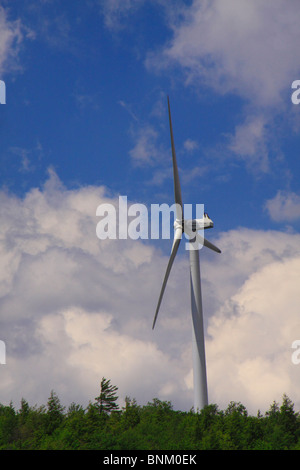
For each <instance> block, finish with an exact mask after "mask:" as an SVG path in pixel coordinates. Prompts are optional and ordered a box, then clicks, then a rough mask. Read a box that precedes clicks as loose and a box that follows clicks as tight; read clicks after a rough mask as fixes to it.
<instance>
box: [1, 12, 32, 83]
mask: <svg viewBox="0 0 300 470" xmlns="http://www.w3.org/2000/svg"><path fill="white" fill-rule="evenodd" d="M24 34H26V36H27V37H32V33H30V32H29V30H27V32H26V30H25V29H24V27H23V25H22V23H21V21H20V20H15V21H11V20H9V19H8V14H7V11H6V10H5V9H4V8H3V7H2V6H0V74H1V75H2V77H1V78H3V74H4V73H6V72H8V71H11V70H14V69H16V68H19V64H18V54H19V50H20V45H21V43H22V40H23V37H24Z"/></svg>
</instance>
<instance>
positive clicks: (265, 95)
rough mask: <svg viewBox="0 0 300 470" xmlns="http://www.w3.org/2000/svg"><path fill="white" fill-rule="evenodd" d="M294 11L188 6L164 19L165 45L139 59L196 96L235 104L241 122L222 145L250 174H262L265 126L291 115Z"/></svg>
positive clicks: (280, 1)
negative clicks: (231, 98)
mask: <svg viewBox="0 0 300 470" xmlns="http://www.w3.org/2000/svg"><path fill="white" fill-rule="evenodd" d="M299 9H300V5H299V3H298V2H297V1H296V0H293V1H291V2H289V3H288V4H287V3H286V2H285V1H284V0H275V1H274V2H272V4H271V3H270V4H268V3H266V2H262V1H260V0H253V1H252V2H247V0H229V1H226V2H224V1H222V0H211V1H208V0H193V1H192V2H191V3H190V4H189V5H188V6H187V5H184V6H182V7H181V8H178V9H175V11H177V14H176V15H175V14H174V12H173V11H172V15H170V20H169V26H170V28H171V30H172V37H171V39H170V40H169V41H168V42H167V43H166V44H164V45H163V46H162V47H161V48H160V49H159V50H156V51H151V52H150V53H149V54H148V57H147V59H146V66H147V67H148V69H149V70H159V71H166V70H167V71H168V73H170V70H172V73H173V75H172V76H176V74H175V73H174V69H175V71H176V72H178V71H179V72H180V78H182V77H183V79H184V81H185V84H186V86H192V87H193V88H194V90H196V91H197V93H198V94H199V95H200V96H201V94H202V93H205V89H206V88H209V89H211V90H213V91H214V92H215V93H217V94H219V95H221V96H222V95H225V94H229V95H230V94H232V95H236V96H238V97H239V98H241V103H242V105H243V106H244V109H243V114H241V115H239V124H238V125H237V126H236V128H235V131H234V132H233V134H232V135H229V136H227V137H228V141H227V142H225V145H226V146H227V150H229V151H230V152H231V154H230V156H233V157H234V158H239V159H241V160H243V161H245V163H246V164H247V166H248V168H249V169H251V170H252V169H255V170H257V169H258V170H260V171H262V172H266V171H268V170H269V169H270V167H271V165H270V158H271V156H270V155H271V154H270V153H269V150H270V143H272V141H274V139H275V138H276V137H278V135H277V130H276V132H275V131H274V130H273V129H274V127H273V126H274V122H273V118H274V116H275V115H277V114H278V113H279V112H286V111H287V110H288V111H289V112H290V113H291V110H290V108H288V107H289V106H290V105H291V103H290V94H291V83H292V82H293V80H295V79H297V78H298V74H299V71H300V70H299V60H298V58H299V50H298V43H299V39H300V32H299V28H298V22H297V14H298V13H299ZM177 76H178V75H177ZM289 116H291V114H290V115H289ZM270 128H271V129H270ZM223 152H224V148H223Z"/></svg>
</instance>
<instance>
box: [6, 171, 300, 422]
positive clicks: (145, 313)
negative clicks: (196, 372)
mask: <svg viewBox="0 0 300 470" xmlns="http://www.w3.org/2000/svg"><path fill="white" fill-rule="evenodd" d="M0 199H1V201H0V202H1V204H0V227H1V229H0V230H1V236H0V253H1V259H2V263H1V268H0V312H1V320H0V321H1V338H0V339H1V340H2V341H5V343H6V351H7V358H6V364H5V365H0V367H1V383H0V393H1V401H2V402H3V403H8V402H9V401H10V400H11V399H12V400H13V402H14V403H15V405H18V402H19V400H20V399H21V397H22V396H23V397H25V398H26V399H27V400H28V401H29V402H30V403H32V404H34V403H45V402H46V400H47V398H48V396H49V392H50V390H51V389H54V390H55V391H56V392H57V393H58V395H59V396H60V398H61V400H62V401H63V402H64V404H70V403H71V402H72V401H76V402H78V403H81V404H82V405H86V404H87V403H88V401H89V400H93V399H94V397H95V396H97V394H98V391H99V390H98V387H99V381H100V380H101V378H102V376H106V377H107V378H110V379H111V380H112V382H113V383H114V384H115V385H117V386H118V387H119V393H120V397H121V399H124V397H125V396H126V395H129V396H131V397H135V398H136V399H137V401H138V402H139V403H145V402H147V401H149V400H152V398H154V397H159V398H160V399H163V400H171V401H172V402H173V404H174V406H175V407H176V408H180V409H189V408H190V407H191V406H192V405H193V392H192V373H191V369H192V367H191V364H192V362H191V361H192V354H191V318H190V299H189V272H188V253H187V252H186V251H185V250H184V249H182V250H181V251H180V252H179V255H178V257H177V259H176V261H175V265H174V269H173V270H172V273H171V275H170V279H169V283H168V287H167V289H166V292H165V297H164V300H163V303H162V306H161V311H160V314H159V318H158V322H157V325H156V328H155V330H154V331H152V329H151V326H152V321H153V315H154V311H155V307H156V302H157V299H158V295H159V291H160V287H161V282H162V279H163V275H164V272H165V269H166V264H167V256H164V255H163V254H162V253H160V252H159V251H158V250H156V249H155V248H154V247H153V245H148V244H142V243H141V241H139V240H137V241H133V240H104V241H100V240H99V239H98V238H97V237H96V225H97V222H98V219H97V217H96V216H95V214H96V208H97V207H98V205H99V204H100V203H104V202H106V203H107V202H110V203H112V204H115V205H117V203H118V198H114V197H112V196H110V197H108V196H107V194H106V189H105V188H104V187H92V186H90V187H82V188H78V189H76V190H67V189H66V188H64V186H63V185H62V184H61V182H60V181H59V179H58V178H57V176H56V175H55V173H54V172H53V171H51V172H50V175H49V179H48V181H47V182H46V184H45V185H44V187H43V188H42V189H41V190H39V189H32V190H31V191H30V192H29V193H28V194H26V196H25V197H24V199H18V198H16V197H15V196H12V195H9V194H4V193H1V195H0ZM128 203H129V201H128ZM299 242H300V237H299V235H293V234H286V233H282V232H276V231H273V232H271V231H270V232H264V231H255V230H246V229H239V230H233V231H230V232H227V233H223V234H221V235H220V237H219V239H218V240H217V241H216V244H217V245H218V246H220V247H221V249H222V254H221V255H220V256H218V255H216V254H215V253H210V252H208V251H205V252H203V253H202V252H201V267H202V269H201V271H202V278H203V299H204V312H205V325H206V328H207V339H206V344H207V364H208V367H207V370H208V382H209V398H210V401H211V402H216V403H218V404H219V405H220V406H221V407H226V406H227V404H228V402H229V401H231V400H237V401H241V402H243V403H244V404H245V405H246V406H247V407H248V409H249V410H250V411H253V412H254V413H256V411H257V409H258V408H260V409H261V410H263V411H264V410H265V408H266V407H268V406H269V405H270V404H271V403H272V402H273V400H274V399H277V400H280V399H281V396H282V394H283V393H288V394H289V395H290V397H291V399H293V400H294V401H295V402H296V404H298V405H300V393H299V390H300V387H299V385H300V383H299V381H300V379H299V377H300V376H299V372H298V370H299V369H297V366H296V365H294V364H293V363H292V361H291V355H292V352H293V351H292V349H291V345H292V342H293V341H294V340H296V339H299V335H300V324H299V320H298V317H299V315H298V313H299V312H298V305H299V296H298V287H297V285H298V277H299V276H298V273H299V269H300V251H299V246H300V243H299ZM157 243H158V244H159V242H157ZM170 246H171V242H170Z"/></svg>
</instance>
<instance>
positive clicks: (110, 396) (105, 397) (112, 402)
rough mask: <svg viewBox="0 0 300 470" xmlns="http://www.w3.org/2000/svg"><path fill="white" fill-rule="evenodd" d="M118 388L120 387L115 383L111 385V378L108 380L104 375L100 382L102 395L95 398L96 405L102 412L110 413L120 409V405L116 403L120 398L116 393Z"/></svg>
mask: <svg viewBox="0 0 300 470" xmlns="http://www.w3.org/2000/svg"><path fill="white" fill-rule="evenodd" d="M117 390H118V387H116V386H115V385H111V384H110V380H107V379H105V377H102V380H101V383H100V395H99V396H98V397H96V398H95V400H96V407H97V409H98V411H99V413H100V414H102V413H105V414H109V413H111V412H112V411H117V410H118V409H119V406H118V404H117V403H116V401H117V400H118V398H119V397H118V396H117V395H116V392H117Z"/></svg>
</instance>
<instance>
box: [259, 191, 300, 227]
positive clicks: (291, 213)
mask: <svg viewBox="0 0 300 470" xmlns="http://www.w3.org/2000/svg"><path fill="white" fill-rule="evenodd" d="M265 208H266V209H267V211H268V212H269V215H270V217H271V219H273V220H275V221H276V222H282V221H289V222H291V221H293V220H297V219H299V218H300V196H299V195H298V194H296V193H294V192H288V191H278V192H277V194H276V196H275V197H274V198H273V199H269V200H268V201H267V202H266V204H265Z"/></svg>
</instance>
